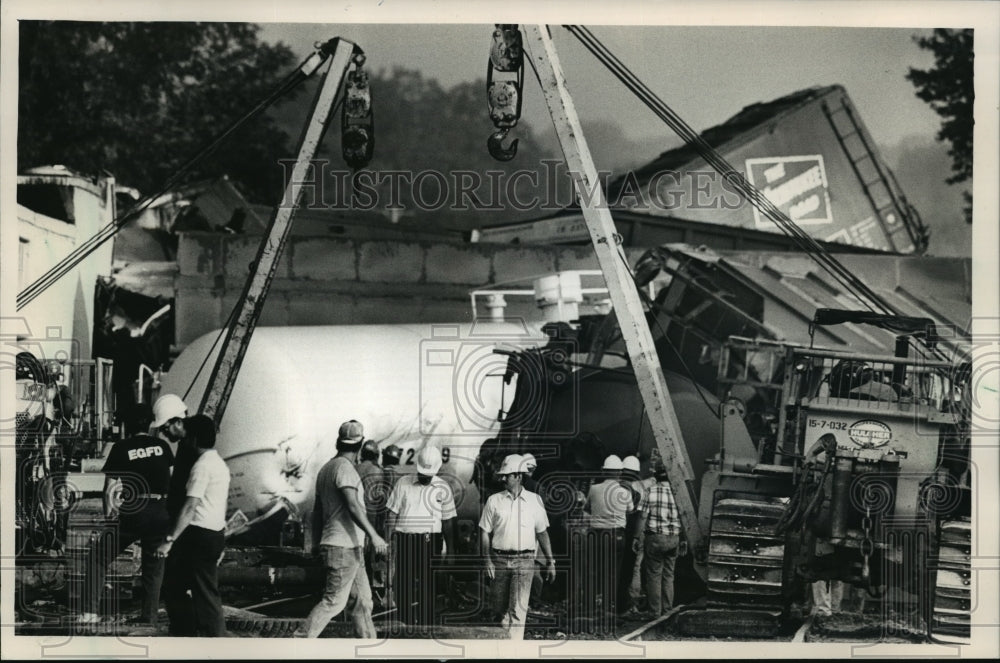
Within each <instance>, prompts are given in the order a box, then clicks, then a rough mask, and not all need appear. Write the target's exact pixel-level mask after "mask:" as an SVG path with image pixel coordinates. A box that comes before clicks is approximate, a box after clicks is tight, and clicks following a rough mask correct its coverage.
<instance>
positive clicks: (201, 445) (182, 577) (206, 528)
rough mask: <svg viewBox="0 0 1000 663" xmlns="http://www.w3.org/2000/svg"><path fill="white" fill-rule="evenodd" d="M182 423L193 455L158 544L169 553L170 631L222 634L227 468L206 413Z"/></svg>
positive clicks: (166, 583) (166, 585)
mask: <svg viewBox="0 0 1000 663" xmlns="http://www.w3.org/2000/svg"><path fill="white" fill-rule="evenodd" d="M184 428H185V430H186V431H187V434H188V436H189V439H190V440H191V441H192V442H193V443H194V449H195V452H196V453H197V454H198V459H197V460H196V461H195V463H194V466H192V468H191V475H190V477H189V478H188V481H187V485H186V487H185V493H186V498H185V500H184V506H183V507H182V508H181V512H180V514H179V515H178V516H177V521H176V522H175V523H174V526H173V529H172V531H171V533H170V534H169V535H167V538H166V541H165V542H164V543H163V544H162V545H161V546H160V548H159V553H160V554H161V555H165V556H167V555H168V558H167V579H166V582H165V584H164V588H165V594H166V603H167V614H168V615H169V617H170V635H173V636H182V637H183V636H197V637H223V636H225V635H226V623H225V619H224V617H223V614H222V599H221V597H220V596H219V568H218V565H219V558H220V557H221V556H222V551H223V549H224V548H225V546H226V537H225V529H226V503H227V500H228V498H229V479H230V477H229V468H228V467H227V466H226V461H224V460H222V457H221V456H219V454H218V452H217V451H216V450H215V422H214V421H212V419H211V418H210V417H207V416H205V415H203V414H196V415H194V416H193V417H188V418H187V420H185V422H184ZM188 592H190V596H188Z"/></svg>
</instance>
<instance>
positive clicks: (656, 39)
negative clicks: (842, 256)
mask: <svg viewBox="0 0 1000 663" xmlns="http://www.w3.org/2000/svg"><path fill="white" fill-rule="evenodd" d="M588 27H590V28H591V30H592V31H593V33H594V34H595V35H596V36H597V37H598V38H599V39H600V40H601V41H602V42H603V43H604V44H605V45H606V46H608V47H609V48H610V50H611V51H612V52H613V53H615V54H616V55H617V56H618V57H619V59H621V60H622V61H623V62H624V63H625V64H626V65H628V66H629V68H631V69H632V70H633V71H634V72H635V73H636V75H637V76H638V77H639V78H640V79H642V80H643V81H644V82H645V83H646V84H647V85H648V86H649V87H651V88H652V89H653V90H654V91H655V92H656V93H657V94H658V95H659V96H660V98H661V99H663V100H664V101H665V102H666V103H667V104H668V105H670V106H671V107H672V108H673V109H674V110H675V111H677V112H678V113H679V114H680V116H681V117H683V118H684V119H685V120H686V121H687V122H688V124H690V125H691V126H693V127H694V128H695V129H697V130H699V131H700V130H702V129H705V128H707V127H710V126H713V125H715V124H718V123H719V122H722V121H724V120H725V119H727V118H729V117H730V116H732V115H734V114H735V113H736V112H738V111H739V110H740V109H741V108H743V107H744V106H746V105H748V104H752V103H755V102H758V101H768V100H771V99H774V98H777V97H780V96H783V95H786V94H788V93H790V92H794V91H796V90H800V89H803V88H807V87H811V86H815V85H831V84H837V83H839V84H841V85H843V86H844V87H845V88H846V89H847V92H848V94H849V95H850V97H851V99H852V100H853V101H854V104H855V106H856V107H857V109H858V110H859V112H860V114H861V117H862V118H863V120H864V122H865V123H866V125H867V126H868V129H869V131H870V132H871V134H872V135H873V137H874V138H875V140H876V141H877V142H878V143H879V144H880V145H895V144H897V143H900V142H901V141H903V140H904V139H908V138H910V137H913V136H920V137H922V138H925V139H926V138H932V137H933V136H934V134H935V133H936V131H937V129H938V127H939V124H940V120H939V117H938V116H937V115H936V114H935V113H934V111H933V110H932V109H931V108H930V107H929V106H928V105H927V104H926V103H925V102H923V101H921V100H920V99H918V98H917V97H916V95H915V94H914V88H913V85H912V84H911V83H910V82H909V81H907V80H906V78H905V75H906V72H907V69H908V67H917V68H927V67H929V66H931V65H932V64H933V57H932V56H931V54H930V53H928V52H927V51H924V50H922V49H920V48H919V47H918V46H917V44H916V43H915V42H914V41H913V36H914V35H915V34H926V33H928V31H927V30H926V29H924V30H921V29H916V28H836V27H820V28H816V27H757V26H743V27H703V26H607V25H596V26H588ZM492 29H493V25H492V24H467V25H413V24H410V25H391V24H339V25H335V24H333V25H332V24H318V23H317V24H286V23H269V24H264V25H263V31H262V33H261V36H262V38H263V39H264V40H266V41H270V42H275V41H282V42H284V43H285V44H286V45H288V46H289V47H291V48H292V50H293V51H294V52H295V53H296V54H297V55H300V56H302V57H305V56H306V55H308V53H310V52H311V51H312V46H313V43H314V42H316V41H325V40H326V39H329V38H330V37H333V36H340V37H344V38H346V39H349V40H351V41H354V42H355V43H357V44H358V45H359V46H360V47H361V48H362V49H364V51H365V53H366V55H367V66H369V67H371V68H372V69H373V70H378V69H379V68H386V69H392V68H393V67H396V66H400V67H406V68H409V69H417V70H419V71H421V72H422V73H423V74H424V76H426V77H429V78H436V79H437V80H438V81H439V82H440V83H441V84H442V85H444V86H445V87H446V88H447V87H450V86H452V85H455V84H456V83H459V82H462V81H471V80H476V79H478V78H483V77H485V75H486V68H487V60H488V53H489V46H490V43H491V39H492V37H491V35H492ZM553 39H554V41H555V44H556V48H557V51H558V54H559V58H560V61H561V63H562V66H563V68H564V70H565V73H566V78H567V81H568V85H569V88H570V92H571V93H572V94H573V100H574V103H575V104H576V107H577V111H578V113H579V115H580V117H581V119H584V120H604V121H608V122H614V123H617V124H619V125H620V126H621V127H622V129H623V130H624V131H625V133H626V135H627V136H628V137H629V138H631V139H633V140H645V139H649V138H651V137H654V136H662V135H663V133H664V132H665V131H669V129H667V128H666V127H665V126H664V125H663V124H662V123H661V122H660V120H658V119H657V118H656V117H655V116H653V114H652V113H651V112H650V111H649V110H648V109H647V108H646V107H645V106H644V105H642V103H641V102H639V100H638V99H636V98H635V97H634V96H632V95H630V94H629V93H628V91H627V90H626V89H625V88H624V87H623V86H622V85H621V84H620V83H619V82H618V80H617V79H615V78H614V77H613V76H612V75H611V74H610V72H608V71H607V70H606V69H605V68H604V67H603V65H601V64H600V63H599V62H598V61H597V60H596V59H595V58H594V57H593V55H591V53H590V52H589V51H587V50H586V49H584V47H583V45H582V44H581V43H580V42H579V41H577V40H576V38H575V37H573V36H572V35H571V34H570V33H569V32H568V31H567V30H565V29H561V28H554V29H553ZM524 95H525V101H524V104H525V105H524V108H523V112H522V117H523V118H524V120H525V121H526V122H529V123H531V124H532V126H535V127H540V126H542V124H541V123H543V122H548V116H547V113H546V110H545V106H544V103H543V102H542V99H541V91H540V90H539V88H538V84H537V82H536V81H535V80H534V79H533V77H531V76H530V73H529V74H528V75H526V83H525V92H524ZM375 103H376V104H377V103H378V102H377V99H376V100H375ZM483 113H484V120H485V119H486V111H485V92H484V111H483Z"/></svg>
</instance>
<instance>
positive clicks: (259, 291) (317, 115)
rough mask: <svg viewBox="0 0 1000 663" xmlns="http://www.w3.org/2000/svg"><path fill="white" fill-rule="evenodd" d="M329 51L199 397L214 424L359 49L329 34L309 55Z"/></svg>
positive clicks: (223, 407)
mask: <svg viewBox="0 0 1000 663" xmlns="http://www.w3.org/2000/svg"><path fill="white" fill-rule="evenodd" d="M331 51H332V54H333V58H332V62H331V63H330V68H329V69H327V72H326V75H325V77H324V79H323V83H322V85H321V86H320V89H319V92H318V93H317V95H316V100H315V102H314V104H313V108H312V111H311V115H310V117H309V119H308V120H307V124H306V128H305V131H304V132H303V134H302V140H301V143H300V145H299V151H298V156H297V157H296V161H295V166H294V167H293V169H292V174H291V177H289V179H288V183H287V184H286V186H285V192H284V194H283V197H282V200H281V204H279V205H277V206H276V207H275V209H274V213H273V214H272V216H271V222H270V224H269V225H268V229H267V233H266V234H265V236H264V238H263V241H261V244H260V248H259V249H258V250H257V258H256V259H255V261H254V263H253V265H252V266H251V269H252V270H253V273H252V274H251V276H250V278H248V279H247V282H246V285H245V286H244V287H243V293H242V295H241V296H240V299H239V306H240V309H239V311H238V312H237V314H236V318H235V319H234V320H233V323H232V324H231V325H229V327H228V328H227V329H226V336H225V340H224V341H223V343H222V347H221V349H220V350H219V355H218V359H217V360H216V362H215V366H214V367H213V368H212V373H211V375H210V376H209V379H208V388H207V389H206V390H205V395H204V397H203V398H202V401H201V407H200V408H199V411H200V412H201V413H202V414H205V415H208V416H209V417H212V419H213V420H214V421H215V425H216V426H218V425H219V423H220V422H221V421H222V416H223V415H224V414H225V411H226V404H227V403H228V402H229V396H230V395H231V394H232V391H233V386H234V385H235V384H236V377H237V375H238V374H239V370H240V365H241V364H242V362H243V357H244V356H245V355H246V352H247V347H248V346H249V345H250V339H251V337H252V336H253V332H254V329H255V328H256V327H257V321H258V320H260V315H261V312H262V311H263V308H264V301H265V299H266V298H267V293H268V290H270V288H271V282H272V281H273V280H274V273H275V271H276V270H277V268H278V260H279V259H280V257H281V251H282V249H283V248H284V246H285V242H286V240H287V239H288V231H289V229H290V228H291V221H292V214H293V213H294V212H295V209H296V207H297V206H298V203H299V199H300V198H301V196H302V191H303V189H304V187H305V185H306V184H307V183H308V180H307V179H306V175H307V174H308V170H309V168H310V166H311V162H312V159H313V157H314V156H315V154H316V149H317V148H318V147H319V143H320V141H321V140H322V138H323V134H324V132H325V131H326V128H327V126H328V125H329V122H330V113H331V112H332V111H333V108H334V101H335V100H336V98H337V93H338V91H339V90H340V88H341V85H342V83H343V81H344V78H345V76H346V75H347V69H348V67H349V66H350V64H351V59H352V56H353V55H354V53H355V52H356V51H360V49H358V47H357V46H356V45H355V44H353V43H351V42H349V41H347V40H344V39H339V38H337V39H332V40H330V41H329V42H327V43H326V44H324V45H323V46H322V47H321V48H320V49H319V51H317V53H316V54H315V55H314V57H317V58H321V62H319V63H318V64H316V66H317V67H318V66H319V64H322V61H325V60H326V59H328V58H329V56H330V53H331ZM307 64H308V63H307Z"/></svg>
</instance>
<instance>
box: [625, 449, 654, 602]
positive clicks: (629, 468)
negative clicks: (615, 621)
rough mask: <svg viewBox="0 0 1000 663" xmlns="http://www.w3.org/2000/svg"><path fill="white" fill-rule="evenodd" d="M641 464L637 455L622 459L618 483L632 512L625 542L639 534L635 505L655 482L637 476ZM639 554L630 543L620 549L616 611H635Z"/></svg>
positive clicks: (639, 581)
mask: <svg viewBox="0 0 1000 663" xmlns="http://www.w3.org/2000/svg"><path fill="white" fill-rule="evenodd" d="M641 472H642V466H641V464H640V463H639V458H638V457H637V456H626V457H625V458H623V459H622V476H621V482H622V486H624V487H625V488H626V489H627V490H628V491H629V493H630V494H631V495H632V506H633V511H632V512H631V513H629V514H628V515H627V516H626V518H625V541H626V542H628V541H632V540H633V539H635V537H637V536H639V535H640V534H641V532H639V531H638V528H639V510H638V508H639V504H640V503H641V502H642V499H643V496H644V495H645V494H646V493H647V492H648V490H649V485H652V484H653V483H655V481H652V480H650V482H649V484H648V485H647V483H646V482H644V481H643V480H642V478H641ZM641 555H642V548H639V550H638V551H636V550H633V547H632V546H631V545H626V546H625V547H624V548H623V551H622V563H621V569H620V576H619V578H618V580H619V583H618V595H617V599H618V613H619V614H622V613H625V612H629V611H631V612H636V610H635V609H634V608H635V604H636V603H637V599H638V598H639V594H640V593H641V592H640V590H641V574H640V573H639V559H638V558H639V557H640V556H641Z"/></svg>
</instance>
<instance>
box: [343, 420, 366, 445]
mask: <svg viewBox="0 0 1000 663" xmlns="http://www.w3.org/2000/svg"><path fill="white" fill-rule="evenodd" d="M364 437H365V427H364V426H362V425H361V422H360V421H358V420H357V419H351V420H350V421H345V422H344V423H342V424H340V432H339V433H338V434H337V442H346V443H353V444H361V441H362V440H363V439H364Z"/></svg>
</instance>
